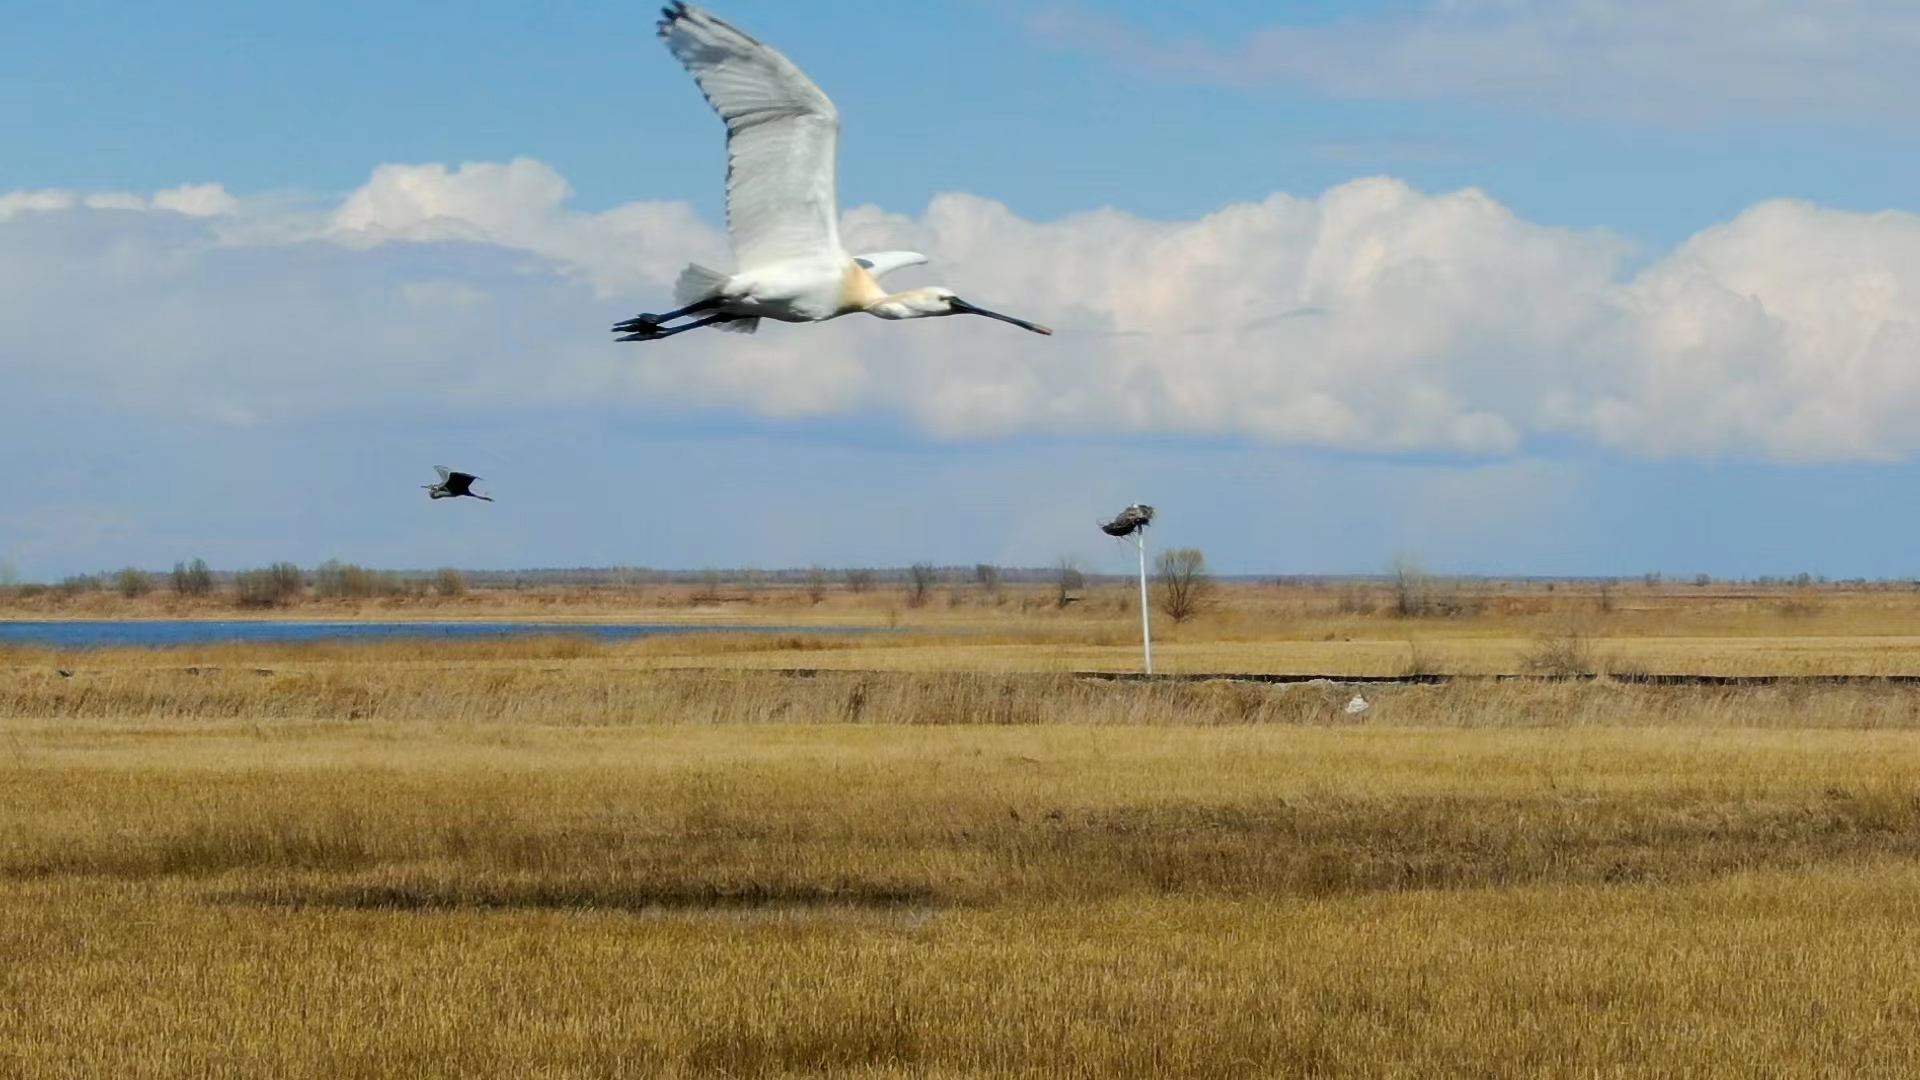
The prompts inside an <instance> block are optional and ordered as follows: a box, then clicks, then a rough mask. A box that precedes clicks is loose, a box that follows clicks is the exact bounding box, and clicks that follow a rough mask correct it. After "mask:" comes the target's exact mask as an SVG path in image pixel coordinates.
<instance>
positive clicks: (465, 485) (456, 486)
mask: <svg viewBox="0 0 1920 1080" xmlns="http://www.w3.org/2000/svg"><path fill="white" fill-rule="evenodd" d="M433 471H434V472H437V473H439V474H440V482H439V483H437V484H421V485H420V486H421V487H423V488H426V489H427V496H428V497H429V498H434V499H457V498H459V497H460V496H462V495H468V496H472V497H473V498H476V499H485V500H486V501H488V502H492V501H493V496H491V495H482V494H480V493H479V492H477V491H474V490H473V482H474V481H475V480H478V479H480V477H478V476H475V475H473V474H472V473H464V472H454V471H453V470H452V469H449V468H447V467H446V466H445V465H435V466H434V467H433Z"/></svg>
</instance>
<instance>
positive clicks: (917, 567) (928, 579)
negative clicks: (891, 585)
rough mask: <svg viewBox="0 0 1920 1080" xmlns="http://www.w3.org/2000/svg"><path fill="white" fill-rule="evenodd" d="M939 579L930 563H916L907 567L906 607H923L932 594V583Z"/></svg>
mask: <svg viewBox="0 0 1920 1080" xmlns="http://www.w3.org/2000/svg"><path fill="white" fill-rule="evenodd" d="M939 579H940V575H939V574H938V573H936V572H935V571H934V569H933V564H932V563H923V562H917V563H914V564H913V565H912V566H909V567H907V606H908V607H912V608H917V607H922V606H924V605H925V604H926V602H927V597H928V596H929V595H931V594H932V592H933V583H934V582H936V581H938V580H939Z"/></svg>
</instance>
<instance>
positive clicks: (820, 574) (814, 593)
mask: <svg viewBox="0 0 1920 1080" xmlns="http://www.w3.org/2000/svg"><path fill="white" fill-rule="evenodd" d="M806 584H807V600H808V602H809V603H814V604H817V603H819V602H820V601H822V600H825V599H826V598H827V585H828V579H827V568H826V567H824V566H821V565H820V564H819V563H815V564H813V565H812V566H810V567H808V568H807V577H806Z"/></svg>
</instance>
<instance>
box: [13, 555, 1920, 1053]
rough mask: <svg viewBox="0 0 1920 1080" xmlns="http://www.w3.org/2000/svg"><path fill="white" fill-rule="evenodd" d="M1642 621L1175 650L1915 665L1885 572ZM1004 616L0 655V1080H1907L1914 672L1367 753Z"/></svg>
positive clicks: (1245, 603) (1453, 623) (945, 613)
mask: <svg viewBox="0 0 1920 1080" xmlns="http://www.w3.org/2000/svg"><path fill="white" fill-rule="evenodd" d="M1629 591H1630V590H1627V589H1622V590H1620V591H1619V593H1618V594H1617V595H1615V596H1612V597H1609V598H1608V599H1607V606H1608V608H1609V610H1600V608H1599V605H1598V604H1597V603H1596V602H1595V601H1596V597H1595V596H1593V595H1592V594H1590V593H1589V594H1587V595H1584V596H1582V595H1575V596H1572V597H1569V596H1566V595H1563V594H1564V593H1565V592H1566V590H1564V589H1561V590H1556V591H1555V593H1554V594H1551V595H1548V594H1546V593H1544V591H1542V590H1538V589H1533V590H1530V591H1527V592H1526V593H1525V594H1524V595H1521V594H1517V593H1516V594H1515V596H1514V597H1513V598H1512V599H1513V603H1512V604H1511V609H1510V610H1508V609H1497V608H1496V606H1495V605H1494V603H1493V599H1494V598H1493V597H1489V598H1488V599H1487V600H1486V601H1485V602H1484V604H1483V607H1482V608H1481V610H1479V611H1478V612H1477V613H1474V614H1470V615H1463V616H1458V617H1455V618H1449V619H1395V618H1390V617H1388V616H1385V615H1383V614H1378V613H1375V614H1371V615H1369V614H1360V613H1352V612H1349V613H1346V614H1343V613H1341V612H1340V611H1337V610H1332V609H1331V606H1329V609H1328V610H1319V609H1314V610H1307V609H1305V608H1302V609H1301V610H1298V611H1295V612H1294V613H1293V614H1290V615H1283V614H1281V613H1278V612H1277V611H1269V610H1266V609H1264V608H1262V607H1260V605H1262V604H1273V605H1278V604H1282V603H1287V604H1296V603H1299V604H1306V603H1312V604H1321V603H1323V602H1324V603H1326V604H1328V605H1331V604H1332V603H1333V601H1334V598H1333V597H1331V596H1330V595H1319V594H1316V593H1314V592H1313V591H1311V590H1297V591H1295V592H1289V591H1288V590H1281V589H1274V588H1272V587H1269V586H1259V587H1253V586H1248V587H1244V588H1243V589H1236V590H1234V591H1233V593H1232V595H1231V596H1230V597H1229V600H1228V602H1227V603H1226V604H1223V605H1222V608H1221V609H1219V610H1216V611H1215V612H1214V613H1212V614H1211V615H1209V616H1206V617H1203V618H1202V619H1201V620H1199V621H1198V622H1197V623H1191V624H1188V625H1186V626H1183V627H1180V628H1179V629H1178V630H1177V631H1175V632H1174V635H1173V639H1172V640H1170V641H1169V642H1168V644H1167V652H1166V654H1165V655H1167V656H1168V657H1169V658H1170V660H1171V662H1173V663H1175V664H1179V665H1184V666H1186V668H1187V670H1212V669H1217V670H1245V669H1248V668H1249V667H1250V666H1252V667H1254V668H1259V667H1261V666H1263V665H1264V668H1265V669H1266V670H1287V669H1290V668H1296V669H1299V670H1313V669H1315V667H1314V666H1315V665H1321V664H1325V665H1330V666H1329V667H1328V668H1326V670H1334V671H1338V670H1349V671H1360V670H1363V669H1365V670H1378V671H1380V672H1381V673H1392V672H1393V671H1395V670H1398V669H1399V668H1401V667H1403V666H1406V665H1407V664H1409V663H1410V661H1418V664H1419V666H1422V667H1424V668H1428V669H1432V670H1447V669H1455V670H1489V671H1491V670H1497V669H1503V668H1508V667H1511V666H1513V665H1514V664H1517V663H1520V662H1522V661H1523V660H1524V659H1525V658H1526V657H1527V655H1528V654H1529V653H1532V652H1537V651H1538V650H1539V649H1540V647H1541V644H1542V643H1543V642H1551V641H1555V640H1563V639H1566V638H1568V637H1569V636H1579V637H1581V639H1582V640H1583V641H1584V642H1586V644H1587V646H1589V647H1590V648H1591V649H1592V651H1593V654H1594V655H1595V656H1599V657H1609V656H1610V654H1612V653H1614V652H1616V651H1618V652H1619V653H1621V654H1624V655H1627V656H1628V657H1629V660H1626V661H1610V662H1618V663H1620V664H1622V665H1623V666H1624V665H1625V664H1626V663H1628V662H1631V663H1645V664H1647V665H1648V666H1649V667H1654V668H1662V669H1670V670H1688V669H1692V670H1708V669H1723V670H1753V671H1759V670H1762V669H1765V670H1769V671H1774V672H1776V673H1778V669H1779V667H1780V665H1781V664H1783V663H1788V662H1794V661H1795V659H1796V658H1797V662H1798V663H1799V664H1800V670H1805V671H1809V672H1825V673H1832V672H1836V671H1863V672H1871V671H1882V672H1893V671H1899V670H1911V671H1920V663H1916V664H1914V665H1913V666H1912V667H1910V668H1903V666H1902V665H1903V664H1905V663H1906V658H1907V656H1908V653H1907V650H1908V649H1909V648H1910V647H1920V646H1908V645H1906V644H1904V643H1903V639H1904V635H1905V634H1906V633H1907V632H1908V631H1909V630H1910V629H1912V628H1911V627H1909V626H1908V625H1907V624H1906V622H1905V621H1904V620H1905V619H1906V617H1907V616H1910V615H1920V606H1916V601H1915V600H1914V598H1913V597H1912V596H1910V595H1909V594H1908V593H1906V592H1904V591H1902V590H1894V589H1886V590H1837V589H1836V590H1812V591H1811V592H1812V593H1813V594H1816V598H1815V599H1812V600H1804V599H1802V597H1803V596H1804V595H1805V594H1804V593H1802V592H1801V591H1797V590H1796V591H1786V590H1781V591H1778V592H1774V593H1768V592H1766V591H1764V590H1761V591H1756V592H1755V593H1754V594H1752V595H1747V594H1740V595H1732V594H1728V595H1720V596H1712V597H1709V596H1704V595H1692V596H1689V594H1688V593H1687V592H1686V591H1685V590H1684V589H1682V590H1674V589H1671V588H1668V589H1662V590H1645V591H1646V592H1647V593H1648V597H1649V610H1647V611H1636V609H1634V608H1632V607H1630V606H1629V601H1630V597H1629V596H1628V595H1627V593H1628V592H1629ZM1268 593H1271V594H1272V595H1268ZM1669 597H1671V599H1669ZM115 599H117V598H115ZM1522 600H1524V601H1526V603H1525V604H1521V603H1520V601H1522ZM1094 601H1096V602H1097V601H1100V598H1099V597H1095V598H1094ZM485 602H487V601H485V599H484V597H483V598H482V600H480V601H475V602H474V603H475V605H479V604H483V603H485ZM1083 603H1091V602H1083ZM462 604H465V602H464V601H463V602H462ZM1339 604H1340V606H1343V607H1353V606H1355V605H1353V604H1352V602H1351V599H1350V598H1340V599H1339ZM870 605H871V598H865V599H862V601H861V603H860V604H858V605H856V604H854V603H853V602H852V598H842V597H835V598H834V599H833V600H831V601H829V602H828V603H826V604H823V605H821V607H826V608H833V607H836V606H839V607H841V608H843V609H844V610H841V611H839V612H838V614H837V616H836V619H835V620H832V621H853V620H854V617H855V616H859V617H861V618H868V619H871V620H873V621H874V622H880V621H882V620H884V618H885V614H884V612H881V611H879V609H876V608H873V607H871V606H870ZM761 606H762V607H764V608H767V609H769V610H772V609H773V608H774V605H772V604H771V603H766V604H762V605H761ZM1010 606H1011V608H1012V610H1008V611H1002V612H999V613H997V614H994V615H992V616H991V617H988V616H986V615H982V614H980V613H979V612H978V611H977V610H974V609H971V608H969V607H965V606H956V607H954V608H952V609H945V608H942V609H940V610H938V611H934V612H924V611H923V612H921V613H919V614H909V613H904V612H903V613H901V614H900V615H898V616H896V621H897V622H898V623H899V624H900V625H902V626H904V627H906V628H907V629H908V630H909V632H907V633H902V634H895V635H866V636H861V635H830V634H814V635H809V634H788V635H773V636H770V637H762V636H747V635H725V634H699V635H693V636H688V637H682V638H663V639H651V640H645V641H636V642H630V643H624V644H596V643H592V642H587V641H582V640H579V639H571V638H544V639H541V638H535V639H506V640H488V641H478V642H387V643H377V644H329V645H307V646H288V645H220V646H192V647H186V648H180V649H169V650H154V651H140V650H114V651H98V652H72V651H54V650H43V649H35V648H13V649H7V650H0V1076H7V1077H13V1076H19V1077H28V1078H40V1077H71V1076H110V1077H172V1076H235V1077H241V1076H245V1077H255V1076H285V1077H327V1078H332V1077H421V1076H466V1077H619V1076H687V1077H695V1076H700V1077H706V1076H732V1077H794V1076H829V1075H831V1076H864V1077H962V1076H966V1077H1016V1076H1031V1077H1041V1076H1139V1077H1162V1076H1195V1077H1214V1076H1220V1077H1238V1076H1247V1077H1253V1076H1356V1077H1357V1076H1403V1077H1431V1076H1451V1075H1477V1076H1515V1077H1518V1076H1605V1077H1616V1076H1617V1077H1641V1076H1644V1077H1654V1076H1674V1075H1695V1076H1709V1075H1711V1076H1721V1075H1753V1076H1769V1077H1774V1076H1780V1077H1787V1076H1809V1077H1811V1076H1889V1077H1891V1076H1905V1075H1915V1074H1920V1040H1915V1039H1914V1038H1913V1032H1914V1031H1915V1030H1916V1029H1920V690H1917V689H1915V688H1909V687H1905V686H1901V685H1870V684H1845V685H1805V684H1794V685H1779V686H1770V687H1742V688H1726V687H1649V686H1636V685H1621V684H1617V683H1613V682H1608V681H1605V680H1602V681H1598V682H1564V683H1532V682H1507V683H1496V682H1458V683H1453V684H1449V685H1445V686H1390V687H1371V688H1368V689H1367V690H1366V693H1367V694H1368V696H1369V698H1370V699H1371V702H1372V705H1371V708H1370V709H1369V710H1368V711H1367V712H1366V713H1365V714H1364V715H1363V716H1361V717H1358V718H1355V717H1350V716H1348V715H1347V714H1346V713H1345V712H1344V711H1343V710H1342V708H1341V706H1342V705H1343V704H1344V703H1345V701H1346V699H1347V698H1348V697H1349V696H1350V695H1351V694H1352V692H1353V691H1352V689H1351V688H1349V687H1341V686H1336V685H1324V684H1309V685H1300V686H1263V685H1254V684H1246V683H1228V682H1213V683H1193V684H1166V683H1157V684H1143V683H1124V682H1121V683H1115V682H1099V681H1092V680H1084V679H1077V678H1074V677H1072V676H1071V675H1069V674H1066V673H1065V672H1064V670H1063V669H1066V668H1070V667H1075V666H1082V665H1084V666H1090V667H1091V666H1112V667H1116V668H1123V667H1126V666H1128V663H1129V662H1130V659H1131V655H1132V654H1131V645H1132V642H1131V641H1130V639H1129V638H1128V636H1127V634H1128V620H1129V618H1130V616H1131V615H1133V614H1136V613H1130V612H1128V611H1126V610H1124V609H1119V608H1116V610H1114V611H1111V612H1105V611H1100V610H1098V609H1097V608H1096V609H1094V610H1080V611H1076V610H1075V608H1080V607H1081V606H1082V605H1074V607H1073V608H1069V609H1068V610H1067V611H1066V612H1064V613H1062V612H1059V611H1057V610H1052V609H1047V610H1045V611H1042V610H1040V609H1038V608H1030V609H1029V610H1027V611H1025V612H1022V611H1020V610H1018V607H1017V605H1010ZM450 607H453V608H455V610H459V611H464V610H465V608H464V607H461V606H459V605H450ZM1783 607H1784V610H1783ZM989 610H992V609H991V606H990V605H989ZM950 612H951V613H950ZM862 613H864V614H862ZM16 614H17V613H16ZM916 620H917V621H916ZM768 621H780V620H773V619H769V620H768ZM789 624H790V623H789ZM1916 624H1917V625H1920V620H1917V621H1916ZM1329 634H1331V635H1333V636H1332V637H1328V636H1327V635H1329ZM1349 636H1350V637H1352V638H1353V640H1352V641H1348V640H1346V638H1347V637H1349ZM1089 639H1090V640H1092V641H1094V642H1095V644H1093V645H1090V646H1089V645H1083V644H1079V642H1080V641H1082V640H1089ZM1409 642H1411V643H1412V644H1409ZM1641 647H1644V648H1647V649H1656V648H1659V649H1666V650H1668V651H1666V652H1658V651H1651V652H1644V653H1632V652H1631V651H1630V650H1631V649H1634V648H1641ZM1183 650H1185V651H1183ZM1396 650H1397V651H1396ZM1410 650H1411V651H1412V652H1413V653H1416V654H1417V655H1414V656H1411V657H1410V656H1409V651H1410ZM1669 665H1672V666H1671V667H1669ZM767 668H804V669H809V670H811V671H813V673H812V674H808V675H793V674H782V673H779V672H775V671H770V670H765V669H767ZM836 669H839V670H836ZM63 671H64V672H65V673H66V674H62V673H61V672H63Z"/></svg>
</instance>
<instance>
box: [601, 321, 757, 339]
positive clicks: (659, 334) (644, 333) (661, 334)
mask: <svg viewBox="0 0 1920 1080" xmlns="http://www.w3.org/2000/svg"><path fill="white" fill-rule="evenodd" d="M743 318H746V316H744V315H724V314H723V315H709V316H707V317H706V318H704V319H701V320H699V321H697V322H690V323H684V324H682V325H680V326H674V327H668V328H665V329H662V328H661V327H660V326H659V324H657V323H655V324H649V326H648V327H647V328H645V329H638V330H635V331H633V332H632V333H630V334H628V335H626V336H625V337H619V338H615V339H614V340H615V341H658V340H660V339H661V338H669V337H672V336H673V335H675V334H684V333H686V332H687V331H689V330H698V329H700V328H701V327H703V326H712V325H714V324H715V323H724V322H734V321H735V320H738V319H743ZM626 325H627V324H626V323H622V324H620V326H616V327H614V330H616V331H618V330H620V329H622V328H623V327H625V326H626Z"/></svg>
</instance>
